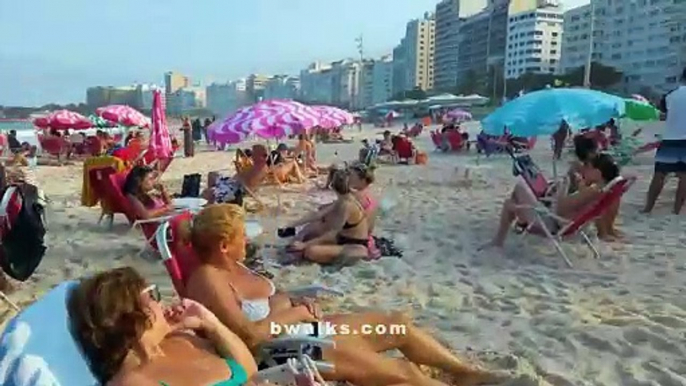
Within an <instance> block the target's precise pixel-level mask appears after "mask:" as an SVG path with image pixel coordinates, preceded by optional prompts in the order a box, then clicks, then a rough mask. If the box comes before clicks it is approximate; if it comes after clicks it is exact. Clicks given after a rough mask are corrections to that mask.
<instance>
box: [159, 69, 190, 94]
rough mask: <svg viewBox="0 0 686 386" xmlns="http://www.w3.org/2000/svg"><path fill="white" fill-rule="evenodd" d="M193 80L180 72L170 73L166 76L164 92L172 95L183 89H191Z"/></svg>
mask: <svg viewBox="0 0 686 386" xmlns="http://www.w3.org/2000/svg"><path fill="white" fill-rule="evenodd" d="M190 86H191V80H190V78H188V77H187V76H185V75H183V74H180V73H178V72H174V71H169V72H166V73H165V74H164V92H165V94H171V93H173V92H175V91H177V90H180V89H182V88H186V87H190Z"/></svg>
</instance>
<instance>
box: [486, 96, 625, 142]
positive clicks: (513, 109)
mask: <svg viewBox="0 0 686 386" xmlns="http://www.w3.org/2000/svg"><path fill="white" fill-rule="evenodd" d="M624 111H625V101H624V99H622V98H620V97H618V96H615V95H610V94H606V93H603V92H600V91H594V90H587V89H572V88H549V89H545V90H540V91H535V92H532V93H529V94H525V95H522V96H520V97H519V98H516V99H513V100H511V101H509V102H507V103H506V104H505V105H503V106H501V107H500V108H498V109H497V110H496V111H494V112H493V113H491V114H489V115H488V116H487V117H486V118H484V119H483V120H482V121H481V123H482V126H483V128H484V131H485V132H486V134H489V135H503V134H505V130H506V129H507V131H508V132H509V133H510V134H512V135H514V136H519V137H535V136H539V135H549V134H553V133H555V132H556V131H557V130H558V129H559V128H560V123H561V122H562V121H565V122H567V124H569V126H570V128H571V129H573V130H581V129H583V128H587V127H595V126H598V125H601V124H604V123H607V122H608V121H609V120H610V119H612V118H619V117H621V116H622V115H624Z"/></svg>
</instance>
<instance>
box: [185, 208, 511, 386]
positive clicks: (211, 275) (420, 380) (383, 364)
mask: <svg viewBox="0 0 686 386" xmlns="http://www.w3.org/2000/svg"><path fill="white" fill-rule="evenodd" d="M188 225H189V229H187V232H188V236H187V238H188V239H189V240H190V241H191V244H192V246H193V249H194V250H195V252H196V254H197V257H198V259H199V260H200V263H201V265H200V267H198V268H197V269H196V270H195V271H194V272H193V273H192V274H191V276H190V278H189V280H188V282H187V284H186V292H187V295H188V297H190V298H191V299H194V300H196V301H198V302H200V303H202V304H203V305H205V306H206V307H207V308H208V309H209V310H210V311H212V312H213V313H214V314H215V315H217V317H218V318H219V320H221V321H222V322H223V323H224V324H225V325H226V326H228V327H229V328H230V329H231V330H232V331H234V332H236V333H237V334H238V336H239V337H241V338H242V339H243V341H244V342H246V344H247V345H248V347H253V348H256V347H258V346H260V345H261V344H263V343H265V342H269V341H270V340H272V339H273V338H274V336H273V335H274V334H273V332H272V330H271V326H272V325H278V326H289V325H290V326H293V327H297V326H300V327H301V328H302V329H303V331H308V330H309V329H312V324H311V323H315V322H319V321H321V322H328V323H329V324H328V326H334V325H335V326H338V329H340V328H342V327H343V326H346V327H349V328H350V330H351V331H366V330H367V328H365V327H363V326H379V325H384V326H403V327H401V328H402V329H403V330H404V331H403V333H400V334H394V333H391V332H390V331H389V332H388V333H387V334H378V333H371V334H343V333H339V334H335V333H332V332H330V329H329V331H328V332H327V331H322V330H321V329H320V331H315V332H316V333H317V334H316V335H317V337H318V338H323V337H324V336H326V335H333V336H330V337H328V338H330V339H333V341H334V342H335V348H330V349H324V350H323V359H324V360H325V361H327V362H330V363H332V364H333V365H334V368H335V370H334V372H332V373H323V374H322V375H323V376H324V379H326V380H331V381H339V380H340V381H348V382H351V383H353V384H355V385H357V386H379V385H397V384H406V385H429V384H436V385H438V384H440V383H439V382H438V381H435V380H432V379H430V378H429V377H428V376H426V375H425V374H424V373H422V372H421V371H419V368H418V367H417V365H421V364H423V365H427V366H431V367H435V368H438V369H441V370H443V371H445V372H446V373H448V374H450V375H452V376H454V378H455V380H456V383H454V384H455V385H477V384H489V383H494V382H497V381H500V380H503V377H502V375H501V374H493V373H491V372H487V371H485V370H483V369H481V368H479V367H476V366H473V365H469V364H466V363H464V362H463V361H462V360H460V359H458V358H457V357H456V356H454V355H453V354H452V353H451V352H450V351H449V350H448V349H447V348H445V347H443V346H442V345H441V344H440V343H438V342H437V341H436V340H435V339H433V338H432V337H431V336H429V335H428V334H426V333H425V332H423V331H422V330H420V329H419V328H417V327H415V326H414V325H413V324H412V323H411V320H409V319H408V318H407V317H405V316H404V315H402V314H400V313H398V312H392V313H378V312H376V313H358V314H347V315H326V316H324V315H322V312H321V310H320V308H319V306H318V305H317V304H316V303H314V302H312V301H309V300H308V299H292V298H289V297H288V296H287V295H285V294H283V293H280V292H277V291H276V288H275V286H274V283H273V282H271V281H270V280H269V279H267V278H265V277H263V276H260V275H258V274H256V273H254V272H252V271H250V270H249V269H248V268H246V267H245V266H244V265H243V263H242V262H243V260H244V259H245V237H246V236H245V228H244V218H243V211H242V210H241V209H240V208H239V207H237V206H235V205H213V206H210V207H207V208H205V209H203V210H202V211H201V212H200V213H198V214H197V215H196V217H195V218H194V220H193V221H192V224H188ZM323 325H324V324H322V326H323ZM389 328H390V327H389ZM339 331H340V330H339ZM305 333H306V332H305ZM394 349H398V350H400V351H401V352H402V353H403V354H404V355H405V357H406V358H407V360H404V359H393V358H389V357H386V356H384V355H383V354H382V353H384V352H386V351H389V350H394Z"/></svg>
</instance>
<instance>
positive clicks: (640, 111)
mask: <svg viewBox="0 0 686 386" xmlns="http://www.w3.org/2000/svg"><path fill="white" fill-rule="evenodd" d="M624 101H625V102H626V103H625V106H624V111H625V113H624V117H625V118H628V119H631V120H633V121H659V120H660V110H658V109H656V108H655V106H653V105H651V104H650V103H646V102H641V101H637V100H635V99H625V100H624Z"/></svg>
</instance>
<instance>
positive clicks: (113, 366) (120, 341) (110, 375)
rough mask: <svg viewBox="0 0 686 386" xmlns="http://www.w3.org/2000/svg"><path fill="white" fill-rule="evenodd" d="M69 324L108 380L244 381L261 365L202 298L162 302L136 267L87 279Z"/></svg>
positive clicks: (122, 385) (169, 383) (159, 383)
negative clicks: (170, 302) (203, 303)
mask: <svg viewBox="0 0 686 386" xmlns="http://www.w3.org/2000/svg"><path fill="white" fill-rule="evenodd" d="M67 307H68V312H69V321H70V323H71V330H72V331H73V332H74V337H75V340H76V342H77V344H78V345H79V346H80V348H81V351H82V352H83V353H84V356H85V357H86V359H87V360H88V364H89V367H90V369H91V371H92V372H93V374H94V375H95V377H96V378H97V379H98V381H99V382H100V384H102V385H107V386H175V385H214V386H219V385H221V386H240V385H244V384H246V383H247V382H248V379H249V378H250V377H252V376H253V375H254V374H255V373H256V372H257V364H256V363H255V359H254V358H253V356H252V353H251V352H250V350H249V349H248V348H247V347H246V345H245V343H243V341H242V340H241V339H240V338H239V337H238V336H237V335H236V334H234V333H233V332H231V331H230V330H229V329H228V328H227V327H225V326H224V324H222V323H221V322H220V321H219V320H218V319H217V318H216V317H215V316H214V315H213V314H212V313H211V312H210V311H208V310H207V309H206V308H205V307H204V306H202V305H200V304H199V303H197V302H195V301H192V300H188V299H184V300H183V301H181V302H179V303H178V304H176V305H174V306H172V307H164V306H163V305H162V304H161V303H160V293H159V291H158V290H157V287H155V286H154V285H149V284H148V283H146V282H145V280H144V279H143V278H142V277H141V275H140V274H139V273H138V272H137V271H136V270H134V269H133V268H130V267H124V268H116V269H113V270H110V271H105V272H102V273H99V274H97V275H95V276H93V277H89V278H86V279H82V280H81V281H80V282H79V283H78V284H77V286H76V287H75V288H74V289H73V290H72V292H71V293H70V294H69V296H68V300H67Z"/></svg>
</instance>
